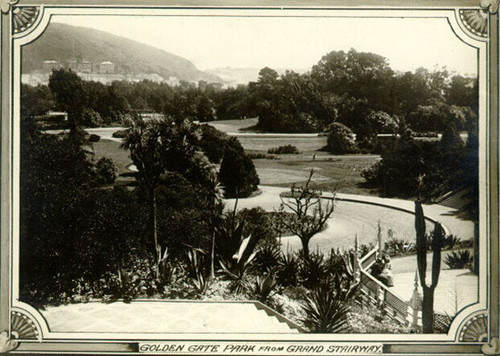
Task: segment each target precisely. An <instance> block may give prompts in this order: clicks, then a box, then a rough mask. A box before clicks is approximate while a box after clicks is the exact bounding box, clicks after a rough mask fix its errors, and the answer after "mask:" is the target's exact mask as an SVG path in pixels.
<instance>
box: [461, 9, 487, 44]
mask: <svg viewBox="0 0 500 356" xmlns="http://www.w3.org/2000/svg"><path fill="white" fill-rule="evenodd" d="M459 13H460V20H462V22H463V24H464V26H465V27H466V28H467V30H469V31H470V32H471V33H473V34H474V35H476V36H479V37H484V38H486V37H487V36H488V11H487V10H486V9H479V10H471V9H467V10H460V11H459Z"/></svg>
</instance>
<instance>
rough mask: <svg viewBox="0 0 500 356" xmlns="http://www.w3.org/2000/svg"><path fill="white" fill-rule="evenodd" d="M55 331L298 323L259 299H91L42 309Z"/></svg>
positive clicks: (262, 329)
mask: <svg viewBox="0 0 500 356" xmlns="http://www.w3.org/2000/svg"><path fill="white" fill-rule="evenodd" d="M41 313H42V315H43V316H44V318H45V320H46V321H47V324H48V327H49V329H50V331H51V332H85V333H93V332H95V333H123V332H134V333H299V332H301V331H303V330H302V329H301V328H300V326H298V325H295V324H294V323H293V322H291V321H290V320H287V319H286V318H284V317H283V316H281V315H280V314H278V313H277V312H276V311H274V310H272V309H270V308H268V307H266V306H264V305H263V304H261V303H258V302H227V301H226V302H211V301H176V300H175V301H174V300H135V301H132V302H131V303H123V302H115V303H110V304H104V303H101V302H88V303H78V304H69V305H60V306H57V307H47V308H46V309H45V310H43V311H41Z"/></svg>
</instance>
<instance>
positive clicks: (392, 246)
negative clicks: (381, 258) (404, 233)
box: [384, 237, 416, 257]
mask: <svg viewBox="0 0 500 356" xmlns="http://www.w3.org/2000/svg"><path fill="white" fill-rule="evenodd" d="M384 250H385V251H386V252H387V254H388V255H389V256H391V257H393V256H400V255H407V254H410V253H415V251H416V250H415V244H414V243H413V242H409V241H407V240H404V239H397V238H394V237H393V238H390V239H389V240H388V241H387V242H385V244H384Z"/></svg>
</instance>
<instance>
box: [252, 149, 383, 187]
mask: <svg viewBox="0 0 500 356" xmlns="http://www.w3.org/2000/svg"><path fill="white" fill-rule="evenodd" d="M313 153H316V159H315V160H314V161H313V160H312V154H313ZM276 156H278V157H280V160H270V159H256V160H254V164H255V167H256V169H257V173H258V174H259V177H260V181H261V184H265V185H273V186H279V187H288V186H290V185H291V184H292V183H303V182H305V181H306V180H307V178H308V176H309V172H310V170H311V169H314V171H315V174H314V176H313V183H312V187H314V188H317V189H321V190H324V191H338V192H342V193H349V194H361V195H375V196H376V195H378V194H377V192H376V191H375V190H373V189H368V188H366V187H364V186H363V183H364V182H365V180H364V178H363V177H361V171H362V170H364V169H366V168H368V167H370V166H372V165H373V164H374V163H375V162H377V161H378V160H379V159H380V158H379V156H377V155H346V156H333V155H329V154H327V153H325V152H314V151H311V152H304V153H302V154H300V155H276Z"/></svg>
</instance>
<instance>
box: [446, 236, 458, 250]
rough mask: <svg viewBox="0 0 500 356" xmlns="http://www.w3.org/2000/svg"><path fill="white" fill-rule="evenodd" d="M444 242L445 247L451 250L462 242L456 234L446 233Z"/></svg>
mask: <svg viewBox="0 0 500 356" xmlns="http://www.w3.org/2000/svg"><path fill="white" fill-rule="evenodd" d="M445 243H446V248H449V249H450V250H451V249H453V248H455V247H457V246H460V245H461V244H462V240H461V239H460V238H459V237H457V236H456V235H448V236H446V238H445Z"/></svg>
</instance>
